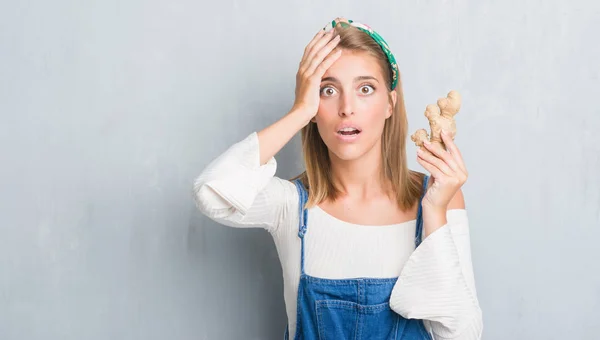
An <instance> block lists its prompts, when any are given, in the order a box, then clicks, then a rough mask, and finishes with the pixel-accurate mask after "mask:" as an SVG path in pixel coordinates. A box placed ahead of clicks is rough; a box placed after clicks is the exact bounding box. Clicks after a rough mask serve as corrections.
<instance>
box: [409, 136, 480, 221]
mask: <svg viewBox="0 0 600 340" xmlns="http://www.w3.org/2000/svg"><path fill="white" fill-rule="evenodd" d="M442 140H443V141H444V144H446V148H447V149H448V150H447V151H446V150H444V148H443V147H442V145H441V144H439V143H429V142H426V143H425V145H424V148H420V149H419V150H418V151H417V154H418V156H417V162H419V164H421V165H422V166H423V167H424V168H425V169H426V170H427V171H429V172H430V173H431V177H432V178H431V181H432V183H431V186H430V187H429V189H428V190H427V193H426V194H425V197H424V198H423V202H422V204H423V209H431V210H437V211H443V212H444V213H445V211H446V210H447V208H448V204H449V203H450V201H451V200H452V198H453V197H454V195H456V193H457V192H458V191H459V190H460V188H461V187H462V185H463V184H464V183H465V182H466V181H467V177H468V173H467V169H466V167H465V164H464V162H463V159H462V155H461V154H460V151H459V150H458V147H457V146H456V144H454V141H453V140H452V138H450V137H449V136H447V135H446V134H444V133H443V132H442Z"/></svg>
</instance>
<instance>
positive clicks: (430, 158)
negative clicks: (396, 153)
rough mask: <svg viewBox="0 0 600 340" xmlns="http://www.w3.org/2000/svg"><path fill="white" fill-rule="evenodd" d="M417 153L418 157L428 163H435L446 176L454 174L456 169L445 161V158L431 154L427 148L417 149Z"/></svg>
mask: <svg viewBox="0 0 600 340" xmlns="http://www.w3.org/2000/svg"><path fill="white" fill-rule="evenodd" d="M417 154H418V155H419V157H421V158H423V159H424V160H426V161H427V162H428V163H431V164H433V165H435V166H436V167H437V168H438V169H440V170H441V171H442V172H444V173H445V174H446V175H448V176H454V174H455V173H456V171H454V170H453V169H452V168H451V167H450V166H449V165H448V164H447V163H446V161H445V160H443V159H440V158H439V157H437V156H436V155H434V154H432V153H431V152H430V151H428V150H427V149H419V150H417Z"/></svg>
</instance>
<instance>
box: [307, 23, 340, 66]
mask: <svg viewBox="0 0 600 340" xmlns="http://www.w3.org/2000/svg"><path fill="white" fill-rule="evenodd" d="M334 34H335V29H332V30H330V31H329V32H327V33H325V34H323V35H322V36H321V37H320V38H318V39H317V40H316V41H315V42H314V44H312V46H311V47H310V49H309V50H308V51H307V53H306V55H305V57H304V58H303V64H304V65H303V66H304V69H306V68H307V67H306V66H307V65H308V64H310V62H311V61H312V60H313V59H314V57H315V55H316V54H317V53H318V52H319V51H320V50H321V49H322V48H323V46H325V45H327V44H328V43H329V42H330V41H331V40H332V38H333V37H334Z"/></svg>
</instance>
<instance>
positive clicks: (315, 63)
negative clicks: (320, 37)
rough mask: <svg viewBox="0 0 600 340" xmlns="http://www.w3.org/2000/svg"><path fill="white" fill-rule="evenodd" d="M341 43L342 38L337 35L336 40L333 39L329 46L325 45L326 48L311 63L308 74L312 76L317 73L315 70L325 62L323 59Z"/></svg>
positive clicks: (307, 70)
mask: <svg viewBox="0 0 600 340" xmlns="http://www.w3.org/2000/svg"><path fill="white" fill-rule="evenodd" d="M339 42H340V36H339V35H337V36H336V37H335V38H333V39H332V40H331V41H330V42H329V43H327V45H325V47H323V48H322V49H321V50H320V51H319V52H318V53H317V54H316V55H315V57H314V58H313V59H312V60H311V61H310V65H309V66H308V68H307V69H306V73H307V74H309V75H311V74H313V73H315V70H316V69H317V67H318V66H319V65H320V64H321V63H322V62H323V59H325V57H326V56H327V55H328V54H329V53H331V51H332V50H333V49H334V48H335V47H336V46H337V44H338V43H339Z"/></svg>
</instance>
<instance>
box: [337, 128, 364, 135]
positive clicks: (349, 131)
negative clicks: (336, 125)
mask: <svg viewBox="0 0 600 340" xmlns="http://www.w3.org/2000/svg"><path fill="white" fill-rule="evenodd" d="M359 133H360V131H359V130H357V129H344V130H340V131H338V134H340V135H343V136H352V135H358V134H359Z"/></svg>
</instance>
